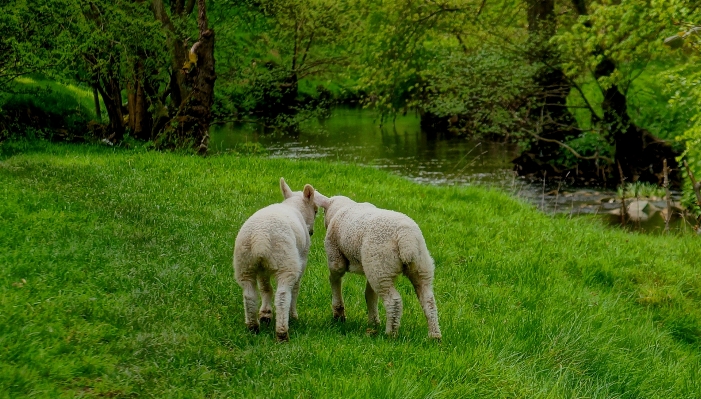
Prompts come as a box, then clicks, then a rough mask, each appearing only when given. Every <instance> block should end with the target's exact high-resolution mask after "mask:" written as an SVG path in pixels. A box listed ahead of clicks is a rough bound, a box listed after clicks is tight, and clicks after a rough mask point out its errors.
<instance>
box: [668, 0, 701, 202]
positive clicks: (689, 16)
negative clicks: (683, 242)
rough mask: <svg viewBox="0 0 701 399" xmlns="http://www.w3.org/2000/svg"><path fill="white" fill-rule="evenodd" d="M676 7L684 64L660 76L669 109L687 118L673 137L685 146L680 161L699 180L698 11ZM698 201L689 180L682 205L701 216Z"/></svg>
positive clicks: (700, 23)
mask: <svg viewBox="0 0 701 399" xmlns="http://www.w3.org/2000/svg"><path fill="white" fill-rule="evenodd" d="M678 7H679V9H680V18H683V19H682V21H683V23H682V24H680V25H681V26H680V32H679V33H678V36H679V37H684V39H686V40H682V42H683V45H682V53H683V56H684V57H686V62H685V63H682V64H680V65H678V66H677V67H675V68H671V69H669V70H668V71H665V72H664V73H661V74H660V76H661V77H663V78H665V79H666V83H667V90H668V92H670V93H671V96H670V99H669V106H670V107H671V108H672V109H675V110H679V111H678V112H684V113H686V114H687V115H689V120H688V125H687V128H686V130H685V131H684V132H683V133H681V134H679V135H677V137H676V138H677V140H678V141H680V142H682V143H684V145H685V151H684V153H683V154H682V157H681V158H682V159H683V160H684V161H686V162H687V163H688V164H689V166H690V168H691V170H692V173H694V175H695V176H697V179H698V178H699V177H700V176H701V67H699V61H701V34H700V32H699V31H701V29H700V30H696V29H694V28H695V27H698V26H701V8H700V7H699V6H698V5H697V6H696V8H693V7H690V5H689V4H687V3H685V2H681V1H679V4H678ZM677 52H678V51H677ZM697 201H698V200H697V199H696V197H695V196H694V194H693V190H692V189H691V184H690V181H688V180H687V181H686V182H685V193H684V201H683V202H684V203H685V205H686V206H687V207H688V208H690V209H694V210H695V213H696V214H697V215H701V208H699V207H698V205H696V203H697Z"/></svg>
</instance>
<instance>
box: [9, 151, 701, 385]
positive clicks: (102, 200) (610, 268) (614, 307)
mask: <svg viewBox="0 0 701 399" xmlns="http://www.w3.org/2000/svg"><path fill="white" fill-rule="evenodd" d="M281 176H284V177H285V179H286V180H287V182H288V183H289V184H290V186H291V187H292V188H293V189H295V190H299V189H301V188H302V186H303V184H304V183H311V184H312V185H314V187H315V188H317V189H318V190H319V191H320V192H322V193H324V194H325V195H327V196H331V195H336V194H343V195H347V196H349V197H352V198H354V199H356V200H357V201H369V202H372V203H374V204H376V205H378V206H380V207H384V208H389V209H393V210H397V211H401V212H404V213H406V214H408V215H409V216H411V217H412V218H414V219H415V220H416V222H417V223H418V224H419V226H421V228H422V230H423V233H424V236H425V237H426V241H427V244H428V247H429V249H430V250H431V252H432V255H433V257H434V259H435V262H436V279H435V287H434V288H435V293H436V299H437V303H438V310H439V320H440V323H441V329H442V332H443V339H442V341H441V342H440V343H436V342H433V341H431V340H429V339H427V329H426V321H425V319H424V317H423V314H422V312H421V309H420V306H419V304H418V301H417V299H416V297H415V295H414V293H413V289H412V287H411V285H410V283H409V282H408V281H407V280H406V279H404V278H402V279H401V280H400V281H399V284H398V285H399V290H400V293H401V294H402V297H403V299H404V309H405V310H404V316H403V318H402V326H401V328H400V332H399V336H398V337H397V338H390V337H387V336H385V335H384V334H378V335H372V334H368V332H367V327H368V326H367V324H366V309H365V301H364V296H363V292H364V285H365V282H364V279H363V278H362V277H360V276H353V275H350V276H348V277H346V278H345V279H344V296H345V300H346V312H347V316H348V319H347V321H346V322H345V323H337V322H334V321H333V320H332V317H331V306H330V297H331V295H330V288H329V285H328V272H327V268H326V259H325V254H324V249H323V236H324V233H325V230H324V226H323V217H322V215H321V214H322V213H323V212H320V215H319V217H318V218H317V225H316V227H315V231H316V234H315V235H314V236H313V237H312V248H311V252H310V257H309V264H308V267H307V272H306V274H305V276H304V278H303V280H302V287H301V291H300V303H299V306H298V308H299V313H300V320H299V321H298V322H296V323H293V324H292V326H291V330H290V332H291V335H290V342H289V343H284V344H279V343H277V342H276V341H275V337H274V331H273V328H272V327H268V328H264V329H262V331H261V333H260V335H252V334H251V333H249V332H248V330H247V329H246V327H245V325H244V323H243V306H242V297H241V290H240V288H239V287H238V285H237V284H236V282H235V280H234V276H233V270H232V251H233V243H234V238H235V236H236V233H237V232H238V229H239V227H240V226H241V225H242V223H243V222H244V220H246V218H248V217H249V216H250V215H251V214H252V213H253V212H255V211H256V210H257V209H259V208H261V207H264V206H266V205H269V204H271V203H274V202H279V201H281V199H282V196H281V194H280V192H279V188H278V180H279V178H280V177H281ZM700 258H701V242H699V238H698V237H695V236H691V235H684V236H682V235H674V234H671V235H667V236H646V235H640V234H635V233H627V232H624V231H619V230H614V229H611V228H607V227H605V226H603V225H602V224H601V222H597V221H596V220H593V219H585V218H576V219H568V218H565V217H553V216H548V215H544V214H541V213H539V212H538V211H536V210H535V209H534V207H533V206H530V205H527V204H524V203H521V202H519V201H517V200H515V199H513V198H510V197H508V196H507V195H506V194H504V193H501V192H498V191H490V190H486V189H483V188H476V187H432V186H424V185H418V184H415V183H412V182H410V181H407V180H405V179H403V178H401V177H398V176H394V175H391V174H388V173H386V172H383V171H379V170H375V169H372V168H368V167H360V166H354V165H344V164H338V163H323V162H315V161H297V160H282V159H268V158H264V157H260V156H250V155H245V154H236V153H230V154H220V155H214V156H210V157H206V158H201V157H196V156H192V155H187V154H177V153H159V152H150V151H144V150H140V149H131V150H127V149H120V148H107V147H103V146H94V145H69V144H48V143H36V142H34V143H27V142H24V143H4V144H1V145H0V397H1V398H17V397H47V398H49V397H50V398H55V397H117V398H119V397H167V398H200V397H201V398H204V397H207V398H228V397H289V398H306V397H351V398H366V397H380V398H400V397H401V398H419V397H421V398H427V397H431V398H454V397H488V398H505V397H509V398H511V397H524V398H550V397H589V398H595V397H597V398H603V397H606V398H611V397H618V398H637V397H645V398H677V397H678V398H699V397H701V306H700V305H701V278H700V277H701V266H700V264H699V261H698V260H699V259H700ZM380 314H381V317H382V320H383V321H384V317H383V316H384V312H383V310H382V308H381V310H380Z"/></svg>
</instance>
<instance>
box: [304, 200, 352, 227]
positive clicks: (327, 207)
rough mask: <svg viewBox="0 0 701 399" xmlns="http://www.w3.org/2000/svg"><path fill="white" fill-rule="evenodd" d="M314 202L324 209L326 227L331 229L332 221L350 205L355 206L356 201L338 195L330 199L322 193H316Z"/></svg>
mask: <svg viewBox="0 0 701 399" xmlns="http://www.w3.org/2000/svg"><path fill="white" fill-rule="evenodd" d="M314 202H315V203H316V205H317V206H320V207H322V208H324V226H326V228H328V227H329V223H331V219H333V218H334V216H336V213H337V212H338V211H339V210H340V209H341V208H344V207H346V206H348V205H352V204H355V201H353V200H352V199H350V198H348V197H344V196H342V195H336V196H334V197H331V198H328V197H326V196H325V195H324V194H322V193H320V192H318V191H317V192H316V194H315V195H314Z"/></svg>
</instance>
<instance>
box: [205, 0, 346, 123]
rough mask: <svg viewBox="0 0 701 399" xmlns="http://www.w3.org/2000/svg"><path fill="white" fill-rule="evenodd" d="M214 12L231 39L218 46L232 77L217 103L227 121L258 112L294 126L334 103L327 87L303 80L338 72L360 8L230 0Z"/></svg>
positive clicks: (325, 2)
mask: <svg viewBox="0 0 701 399" xmlns="http://www.w3.org/2000/svg"><path fill="white" fill-rule="evenodd" d="M213 12H214V13H215V15H219V16H220V18H221V21H222V24H221V28H217V29H219V37H220V39H219V40H220V41H225V42H226V43H225V44H223V45H222V46H219V47H218V48H217V56H218V65H219V72H218V73H219V75H220V76H222V77H224V80H225V81H224V82H222V83H223V84H222V85H220V88H219V94H218V101H217V102H218V104H219V105H218V110H219V117H220V118H222V117H227V116H229V117H231V116H232V115H233V116H234V117H236V118H237V119H239V120H245V119H250V118H251V117H257V118H260V119H261V120H262V121H263V123H264V124H266V125H272V126H288V127H289V126H294V125H296V124H298V123H299V119H305V118H307V117H308V115H309V114H310V113H311V114H314V111H315V109H322V112H324V111H323V109H325V108H328V105H329V104H328V100H329V96H328V95H327V90H326V89H325V88H323V86H319V85H318V86H317V87H314V88H312V89H311V90H309V89H306V90H304V89H303V90H300V82H302V81H306V82H308V81H313V80H314V79H325V78H330V77H332V76H333V77H336V76H337V75H336V74H337V73H338V71H339V68H340V66H342V65H343V63H344V62H345V58H346V57H345V56H344V49H343V47H344V45H345V42H344V39H345V38H347V35H348V31H349V30H350V29H351V28H350V26H349V25H350V24H351V23H352V22H353V18H357V17H358V15H357V14H356V13H355V12H357V10H354V9H352V8H350V7H349V5H348V3H346V2H338V1H329V0H296V1H291V2H290V1H278V0H266V1H260V2H258V1H257V2H247V1H243V2H239V1H228V2H223V3H221V4H218V5H215V8H214V9H213ZM217 26H219V25H217ZM301 86H302V87H303V88H304V85H301ZM298 113H299V114H302V115H300V116H297V115H296V114H298Z"/></svg>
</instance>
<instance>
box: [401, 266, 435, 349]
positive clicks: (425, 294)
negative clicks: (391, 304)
mask: <svg viewBox="0 0 701 399" xmlns="http://www.w3.org/2000/svg"><path fill="white" fill-rule="evenodd" d="M407 277H409V280H411V284H412V285H413V286H414V291H416V296H417V297H418V298H419V303H421V308H422V309H423V311H424V315H425V316H426V322H427V323H428V336H429V338H435V339H441V329H440V327H439V326H438V308H437V307H436V298H435V297H434V295H433V284H432V280H433V279H432V276H427V275H424V276H423V277H421V276H420V275H419V273H408V274H407Z"/></svg>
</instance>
